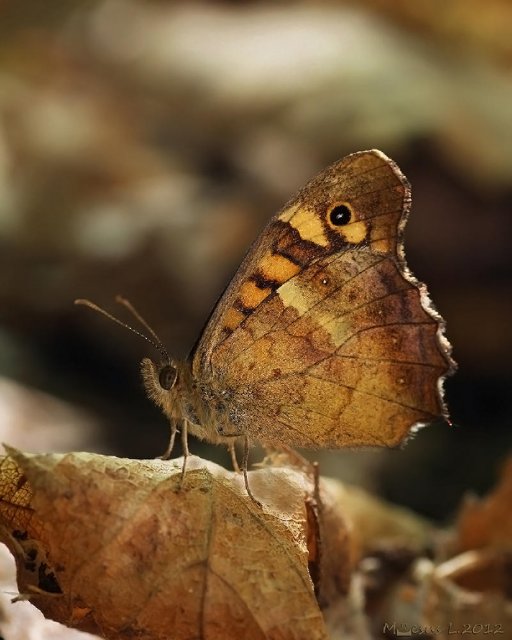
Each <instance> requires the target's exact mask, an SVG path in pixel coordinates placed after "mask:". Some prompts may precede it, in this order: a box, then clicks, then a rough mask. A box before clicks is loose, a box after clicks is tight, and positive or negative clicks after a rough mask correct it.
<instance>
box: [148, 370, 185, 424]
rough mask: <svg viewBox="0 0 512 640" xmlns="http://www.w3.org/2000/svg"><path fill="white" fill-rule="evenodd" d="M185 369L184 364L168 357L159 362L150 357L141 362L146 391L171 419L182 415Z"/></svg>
mask: <svg viewBox="0 0 512 640" xmlns="http://www.w3.org/2000/svg"><path fill="white" fill-rule="evenodd" d="M183 369H184V367H183V365H182V364H181V363H178V362H176V361H175V360H173V359H172V358H166V359H164V360H163V361H162V362H160V363H159V364H156V363H155V362H153V360H151V359H150V358H144V359H143V360H142V362H141V372H142V380H143V381H144V387H145V389H146V393H147V394H148V396H149V397H150V398H151V399H152V400H153V402H155V404H157V405H158V406H159V407H161V409H162V410H163V411H164V413H165V414H166V415H168V416H169V418H171V419H175V418H181V417H182V412H181V411H180V408H179V397H180V393H179V388H180V386H181V383H182V382H183V373H184V371H183Z"/></svg>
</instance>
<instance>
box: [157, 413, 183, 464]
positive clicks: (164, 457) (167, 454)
mask: <svg viewBox="0 0 512 640" xmlns="http://www.w3.org/2000/svg"><path fill="white" fill-rule="evenodd" d="M177 431H178V427H177V426H176V422H175V421H174V420H173V421H172V422H171V437H170V438H169V444H168V445H167V449H166V450H165V451H164V453H163V454H162V455H161V456H158V458H159V459H160V460H169V458H170V457H171V453H172V450H173V449H174V441H175V440H176V433H177Z"/></svg>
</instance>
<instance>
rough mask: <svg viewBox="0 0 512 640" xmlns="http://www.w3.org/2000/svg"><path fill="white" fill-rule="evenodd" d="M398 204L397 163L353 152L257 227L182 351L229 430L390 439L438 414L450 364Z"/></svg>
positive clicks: (405, 198)
mask: <svg viewBox="0 0 512 640" xmlns="http://www.w3.org/2000/svg"><path fill="white" fill-rule="evenodd" d="M409 201H410V196H409V187H408V183H407V181H406V179H405V178H404V176H403V175H402V174H401V172H400V171H399V169H398V168H397V167H396V165H394V163H392V162H391V161H390V160H389V159H388V158H386V157H385V156H384V155H383V154H382V153H381V152H378V151H369V152H361V153H359V154H354V155H352V156H348V157H347V158H345V159H344V160H342V161H340V162H338V163H336V164H334V165H332V167H330V168H328V169H327V170H326V171H325V172H323V173H322V174H320V175H319V176H317V177H316V178H314V179H313V180H312V181H311V182H310V183H308V185H306V187H305V188H304V189H302V190H301V191H300V192H299V194H298V195H297V196H296V197H295V198H294V199H292V200H291V201H290V202H289V203H288V204H287V205H286V206H285V207H284V209H283V210H282V211H281V212H280V213H278V214H277V215H276V216H275V217H274V218H273V219H272V220H271V221H270V223H269V224H268V226H267V227H266V229H265V230H264V231H263V233H262V235H261V236H260V238H259V239H258V241H257V242H256V244H255V245H254V246H253V248H252V249H251V250H250V252H249V253H248V255H247V257H246V259H245V261H244V262H243V264H242V266H241V268H240V269H239V271H238V272H237V274H236V276H235V278H234V279H233V281H232V282H231V284H230V285H229V287H228V288H227V290H226V292H225V294H224V296H223V297H222V298H221V300H220V302H219V304H218V306H217V308H216V309H215V311H214V313H213V314H212V317H211V319H210V322H209V323H208V325H207V327H206V329H205V332H204V334H203V336H202V337H201V339H200V341H199V344H198V347H197V350H196V351H195V353H194V354H193V359H192V365H193V375H194V377H195V379H196V381H197V383H198V386H199V387H200V388H201V389H206V390H207V395H208V396H209V397H222V398H227V399H228V400H227V402H228V405H226V403H225V402H224V403H221V404H220V405H219V407H220V408H219V411H223V412H226V411H227V412H228V414H229V416H230V417H229V419H230V420H231V421H232V423H233V426H234V428H235V429H236V430H238V432H240V433H245V434H247V435H249V436H250V437H252V438H254V439H258V440H260V441H262V442H263V443H265V444H268V445H279V444H287V445H290V446H307V447H343V446H356V445H385V446H395V445H397V444H399V443H400V442H401V441H402V440H404V438H405V437H406V436H407V434H408V433H409V431H410V428H411V427H412V426H413V425H415V424H418V423H421V422H428V421H430V420H432V419H433V418H435V417H436V416H439V415H442V414H443V412H444V407H443V403H442V396H441V391H440V380H442V378H443V376H444V375H446V374H447V373H448V371H449V370H450V368H451V366H452V361H451V359H450V356H449V352H448V348H447V343H446V342H445V341H444V339H443V338H442V335H441V334H442V320H441V318H440V317H439V316H438V315H437V314H436V312H435V311H434V310H433V309H432V308H431V307H430V306H429V304H428V303H427V301H426V300H427V298H426V294H425V292H424V291H423V289H422V285H419V284H418V283H417V282H416V281H415V280H414V278H413V277H412V276H411V275H410V273H409V272H408V271H407V268H406V266H405V262H404V259H403V251H402V241H401V236H402V231H403V227H404V225H405V220H406V217H407V213H408V209H409ZM213 417H214V419H218V421H219V422H225V420H226V416H225V415H223V416H220V415H219V416H215V415H214V416H213Z"/></svg>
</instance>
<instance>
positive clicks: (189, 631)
mask: <svg viewBox="0 0 512 640" xmlns="http://www.w3.org/2000/svg"><path fill="white" fill-rule="evenodd" d="M9 454H10V455H9V456H8V457H6V458H4V459H3V462H2V464H1V466H0V493H1V495H2V503H1V505H0V519H1V522H2V538H3V540H4V541H5V542H6V544H7V545H8V546H9V548H10V549H11V551H12V553H13V554H14V555H15V557H16V562H17V567H18V584H19V588H20V590H21V591H22V592H23V593H26V594H30V599H31V601H32V602H33V603H34V604H35V605H36V606H37V607H38V608H40V609H41V610H42V611H43V612H44V613H45V615H46V616H48V617H50V618H53V619H55V620H59V621H61V622H64V623H65V624H68V625H70V626H75V627H77V628H80V629H84V630H88V631H95V632H99V633H101V634H103V635H104V636H105V637H106V638H123V637H132V636H133V635H136V636H137V638H145V639H147V640H149V639H151V640H153V639H159V638H162V639H163V638H165V639H168V638H169V637H170V634H172V638H173V640H179V639H180V638H193V637H205V634H206V633H207V636H208V638H209V639H214V638H222V639H223V640H225V639H226V638H230V637H232V638H235V637H236V638H238V639H241V638H251V640H252V639H259V638H261V639H263V638H265V639H270V638H272V639H276V640H277V639H283V640H285V639H287V638H293V639H299V638H305V639H306V638H307V639H308V640H311V639H319V640H320V639H324V638H326V632H325V626H324V622H323V619H322V615H321V612H320V609H319V607H318V604H317V602H316V599H315V595H314V591H313V584H312V581H311V579H310V576H309V573H308V549H307V544H306V539H307V532H306V521H307V520H306V508H305V495H306V493H307V492H308V490H309V489H308V486H307V485H308V482H307V480H306V477H305V476H304V475H303V474H301V473H299V472H295V471H292V470H290V469H282V468H281V469H279V468H277V469H262V470H258V471H255V472H251V474H250V481H251V486H252V488H253V491H254V492H255V494H256V495H257V496H258V498H259V499H260V500H262V502H263V503H264V507H263V508H260V507H258V506H257V505H255V504H254V503H253V502H252V501H251V500H250V499H249V498H248V497H247V495H246V493H245V490H244V488H243V484H242V481H241V478H240V477H239V476H238V475H237V474H234V473H230V472H227V471H225V470H224V469H222V468H221V467H218V466H217V465H214V464H212V463H210V462H206V461H204V460H200V459H199V458H196V457H192V458H191V459H189V464H188V471H187V474H186V478H185V487H184V490H182V491H179V490H178V486H179V478H180V470H181V464H182V461H181V460H176V461H173V462H162V461H157V460H155V461H134V460H125V459H118V458H113V457H104V456H98V455H93V454H85V453H81V454H68V455H25V454H22V453H19V452H17V451H14V450H9Z"/></svg>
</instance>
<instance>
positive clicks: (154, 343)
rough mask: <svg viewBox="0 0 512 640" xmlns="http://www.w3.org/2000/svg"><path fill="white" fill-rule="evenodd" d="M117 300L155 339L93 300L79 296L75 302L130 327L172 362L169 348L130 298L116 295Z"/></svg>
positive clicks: (129, 329) (165, 358) (122, 325)
mask: <svg viewBox="0 0 512 640" xmlns="http://www.w3.org/2000/svg"><path fill="white" fill-rule="evenodd" d="M116 302H119V303H120V304H122V305H124V306H125V307H126V308H127V309H128V310H129V311H130V312H131V313H132V314H133V315H134V317H135V318H136V319H137V320H138V321H139V322H140V323H141V324H142V326H143V327H144V328H145V329H147V330H148V331H149V334H150V335H151V336H152V338H153V340H152V339H151V338H148V336H147V335H145V334H144V333H142V332H141V331H138V330H137V329H134V328H133V327H131V326H130V325H129V324H127V323H126V322H123V321H122V320H119V318H116V317H115V316H113V315H112V314H111V313H109V312H108V311H105V309H102V308H101V307H99V306H98V305H97V304H95V303H94V302H91V301H90V300H86V299H84V298H79V299H77V300H75V304H77V305H80V306H82V307H89V309H92V310H93V311H97V312H98V313H101V314H102V315H104V316H105V317H106V318H108V319H109V320H112V322H115V323H116V324H118V325H120V326H121V327H124V328H125V329H128V331H131V332H132V333H134V334H135V335H137V336H139V337H140V338H142V339H143V340H145V341H146V342H149V344H150V345H151V346H153V347H154V348H155V349H157V351H159V352H160V355H161V356H162V358H163V359H164V360H165V361H166V362H170V361H171V359H170V357H169V354H168V353H167V349H166V348H165V347H164V345H163V344H162V342H161V341H160V338H159V337H158V336H157V334H156V333H155V332H154V331H153V329H152V328H151V327H150V326H149V325H148V323H147V322H146V321H145V320H144V319H143V318H142V316H141V315H140V314H139V313H138V312H137V311H136V310H135V308H134V307H133V305H132V304H131V303H130V302H128V300H126V299H125V298H122V297H121V296H117V297H116Z"/></svg>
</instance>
